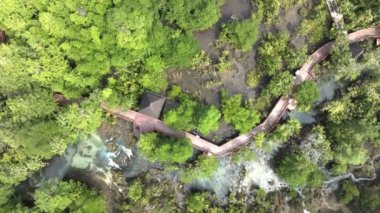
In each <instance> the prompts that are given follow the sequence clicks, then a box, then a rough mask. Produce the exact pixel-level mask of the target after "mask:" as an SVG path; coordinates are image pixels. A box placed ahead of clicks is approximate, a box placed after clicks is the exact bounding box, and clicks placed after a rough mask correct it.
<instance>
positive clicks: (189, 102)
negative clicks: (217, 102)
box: [164, 86, 221, 135]
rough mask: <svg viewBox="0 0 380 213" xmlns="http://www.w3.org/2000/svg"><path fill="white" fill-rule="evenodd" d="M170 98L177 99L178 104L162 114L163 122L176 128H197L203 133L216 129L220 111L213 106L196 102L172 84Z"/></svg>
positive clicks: (206, 133) (218, 123) (218, 124)
mask: <svg viewBox="0 0 380 213" xmlns="http://www.w3.org/2000/svg"><path fill="white" fill-rule="evenodd" d="M169 96H170V97H171V98H175V99H179V100H180V105H179V106H178V107H177V108H175V109H171V110H169V111H168V112H166V113H165V114H164V122H165V123H166V124H167V125H169V126H171V127H173V128H175V129H178V130H187V131H189V130H194V129H196V130H198V131H199V132H200V133H202V134H204V135H208V134H209V133H210V132H212V131H214V130H217V129H218V128H219V126H220V118H221V113H220V111H219V110H218V108H216V107H215V106H206V105H202V104H200V103H197V102H196V101H194V100H193V99H191V98H190V97H189V96H188V95H186V94H184V93H182V91H181V89H180V88H179V87H177V86H173V88H172V90H171V91H170V92H169Z"/></svg>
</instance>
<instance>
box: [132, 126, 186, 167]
mask: <svg viewBox="0 0 380 213" xmlns="http://www.w3.org/2000/svg"><path fill="white" fill-rule="evenodd" d="M139 149H140V152H141V153H142V154H143V155H144V156H146V157H147V158H148V159H149V160H151V161H161V162H164V163H183V162H185V161H186V160H187V159H188V158H190V157H191V156H192V155H193V148H192V146H191V143H190V140H189V139H187V138H179V139H175V138H170V137H167V136H162V135H159V134H157V133H148V134H144V135H141V136H140V140H139Z"/></svg>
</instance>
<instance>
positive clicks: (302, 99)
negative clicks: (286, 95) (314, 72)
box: [295, 81, 320, 111]
mask: <svg viewBox="0 0 380 213" xmlns="http://www.w3.org/2000/svg"><path fill="white" fill-rule="evenodd" d="M319 96H320V93H319V89H318V86H317V83H315V82H314V81H305V82H304V83H303V84H301V86H300V87H299V88H298V90H297V92H296V95H295V98H296V100H297V108H298V109H299V110H301V111H309V110H310V109H311V107H312V105H313V104H314V102H315V101H317V100H318V99H319Z"/></svg>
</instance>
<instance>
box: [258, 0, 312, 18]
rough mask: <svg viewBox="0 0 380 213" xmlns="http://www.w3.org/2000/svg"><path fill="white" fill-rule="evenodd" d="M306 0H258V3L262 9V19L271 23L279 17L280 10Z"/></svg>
mask: <svg viewBox="0 0 380 213" xmlns="http://www.w3.org/2000/svg"><path fill="white" fill-rule="evenodd" d="M305 2H306V0H271V1H265V0H259V1H258V4H259V6H260V7H261V8H263V11H264V21H265V22H266V23H267V24H272V23H273V22H275V21H276V20H277V18H278V17H279V13H280V11H281V10H287V9H290V8H292V7H295V6H297V5H301V4H303V3H305Z"/></svg>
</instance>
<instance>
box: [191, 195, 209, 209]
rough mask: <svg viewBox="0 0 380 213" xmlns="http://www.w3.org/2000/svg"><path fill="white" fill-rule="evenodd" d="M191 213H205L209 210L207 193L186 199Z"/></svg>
mask: <svg viewBox="0 0 380 213" xmlns="http://www.w3.org/2000/svg"><path fill="white" fill-rule="evenodd" d="M186 203H187V209H188V211H189V212H204V211H207V209H208V208H209V205H210V204H209V201H208V197H207V193H206V192H199V193H193V194H191V195H189V196H188V197H187V198H186Z"/></svg>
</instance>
